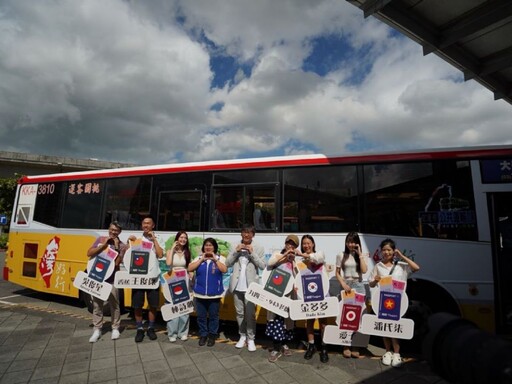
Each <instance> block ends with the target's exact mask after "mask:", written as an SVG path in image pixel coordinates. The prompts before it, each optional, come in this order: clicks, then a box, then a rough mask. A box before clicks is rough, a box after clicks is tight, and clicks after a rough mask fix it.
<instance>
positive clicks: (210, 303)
mask: <svg viewBox="0 0 512 384" xmlns="http://www.w3.org/2000/svg"><path fill="white" fill-rule="evenodd" d="M195 301H196V314H197V325H198V327H199V336H208V335H209V334H210V335H214V336H217V334H218V333H219V309H220V299H200V298H198V297H196V299H195Z"/></svg>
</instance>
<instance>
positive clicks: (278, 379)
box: [261, 369, 295, 384]
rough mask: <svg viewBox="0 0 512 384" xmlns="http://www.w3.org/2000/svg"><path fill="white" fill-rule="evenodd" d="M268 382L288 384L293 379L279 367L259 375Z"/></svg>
mask: <svg viewBox="0 0 512 384" xmlns="http://www.w3.org/2000/svg"><path fill="white" fill-rule="evenodd" d="M261 376H262V377H263V378H264V379H265V380H266V381H267V382H268V383H276V384H277V383H279V384H290V383H293V382H294V381H295V380H294V379H293V377H291V376H290V375H289V374H288V373H286V372H285V371H283V370H281V369H277V370H275V371H272V372H268V373H265V374H263V375H261Z"/></svg>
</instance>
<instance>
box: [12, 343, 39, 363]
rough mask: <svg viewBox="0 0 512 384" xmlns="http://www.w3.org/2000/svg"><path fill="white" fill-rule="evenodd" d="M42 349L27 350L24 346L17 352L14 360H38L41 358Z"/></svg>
mask: <svg viewBox="0 0 512 384" xmlns="http://www.w3.org/2000/svg"><path fill="white" fill-rule="evenodd" d="M43 353H44V348H38V349H28V348H26V346H25V347H24V348H23V349H22V350H21V351H19V353H18V355H17V356H16V360H27V359H39V358H40V357H41V356H43Z"/></svg>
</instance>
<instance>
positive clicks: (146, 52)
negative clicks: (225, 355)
mask: <svg viewBox="0 0 512 384" xmlns="http://www.w3.org/2000/svg"><path fill="white" fill-rule="evenodd" d="M0 33H1V35H2V39H0V78H2V84H1V86H0V150H4V151H15V152H30V153H37V154H42V155H56V156H70V157H78V158H98V159H102V160H110V161H121V162H123V161H124V162H129V163H139V164H156V163H171V162H185V161H200V160H218V159H232V158H247V157H261V156H275V155H289V154H303V153H313V152H316V153H324V154H338V155H340V154H344V153H351V152H361V151H362V152H370V151H386V150H394V151H396V150H401V149H419V148H435V147H458V146H472V145H492V144H504V143H511V141H512V139H511V137H510V134H509V125H510V124H509V122H510V120H511V119H512V108H511V107H510V105H508V104H507V103H505V102H504V101H494V100H493V96H492V94H491V93H490V92H489V91H488V90H487V89H485V88H483V87H482V86H480V85H479V84H477V83H476V82H474V81H469V82H464V81H463V77H462V74H461V72H460V71H458V70H456V69H455V68H453V67H451V66H450V65H449V64H447V63H445V62H444V61H442V60H441V59H439V58H438V57H436V56H435V55H433V54H431V55H428V56H423V54H422V49H421V47H420V46H419V45H417V44H416V43H414V42H412V41H410V40H409V39H407V38H405V37H403V36H401V35H400V34H399V33H398V32H396V31H394V30H391V29H390V28H389V27H387V26H385V25H384V24H382V23H381V22H379V21H378V20H376V19H374V18H372V17H370V18H367V19H364V18H363V14H362V11H360V10H359V9H358V8H356V7H354V6H352V5H351V4H349V3H348V2H346V1H339V0H317V1H312V2H307V1H306V2H301V1H296V0H280V1H270V0H258V1H249V0H237V1H234V0H216V1H214V2H212V1H207V0H195V1H185V0H174V1H173V0H154V1H151V2H127V1H122V0H84V1H82V2H79V3H77V2H74V1H71V0H65V1H53V0H40V1H38V2H23V1H21V2H20V1H16V0H2V1H1V2H0Z"/></svg>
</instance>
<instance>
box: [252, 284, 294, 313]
mask: <svg viewBox="0 0 512 384" xmlns="http://www.w3.org/2000/svg"><path fill="white" fill-rule="evenodd" d="M245 298H246V299H247V301H250V302H251V303H254V304H256V305H259V306H260V307H263V308H265V309H266V310H268V311H270V312H273V313H275V314H277V315H279V316H282V317H284V318H287V317H289V310H290V305H291V303H292V302H293V301H294V300H291V299H289V298H288V297H286V296H283V297H281V296H277V295H275V294H273V293H272V292H270V291H268V290H266V289H265V288H264V287H263V286H262V285H260V284H258V283H255V282H252V283H251V284H250V285H249V287H248V288H247V291H246V292H245Z"/></svg>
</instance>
